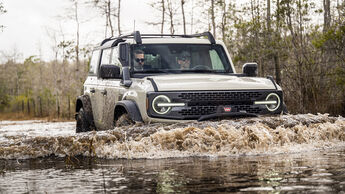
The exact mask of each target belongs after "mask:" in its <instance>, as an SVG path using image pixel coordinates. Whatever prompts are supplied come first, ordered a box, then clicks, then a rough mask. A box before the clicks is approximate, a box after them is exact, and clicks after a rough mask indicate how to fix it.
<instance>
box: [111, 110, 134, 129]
mask: <svg viewBox="0 0 345 194" xmlns="http://www.w3.org/2000/svg"><path fill="white" fill-rule="evenodd" d="M134 123H135V122H134V121H133V120H132V119H131V117H130V116H129V115H128V114H127V113H124V114H122V115H121V116H120V117H119V118H118V119H117V120H116V121H115V127H124V126H129V125H133V124H134Z"/></svg>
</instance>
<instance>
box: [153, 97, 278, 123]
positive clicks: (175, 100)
mask: <svg viewBox="0 0 345 194" xmlns="http://www.w3.org/2000/svg"><path fill="white" fill-rule="evenodd" d="M147 101H148V102H147V113H148V116H150V117H153V118H163V119H175V120H192V119H198V120H199V121H200V120H206V119H211V118H217V117H231V116H255V115H265V114H278V113H280V112H282V110H283V94H282V91H279V90H255V91H252V90H250V91H248V90H247V91H238V90H236V91H184V92H150V93H148V94H147Z"/></svg>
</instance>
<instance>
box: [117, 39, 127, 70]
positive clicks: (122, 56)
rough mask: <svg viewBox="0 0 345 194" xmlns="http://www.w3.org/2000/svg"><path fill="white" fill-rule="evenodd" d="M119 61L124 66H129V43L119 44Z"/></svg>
mask: <svg viewBox="0 0 345 194" xmlns="http://www.w3.org/2000/svg"><path fill="white" fill-rule="evenodd" d="M119 60H120V62H121V64H122V66H128V65H129V44H128V43H125V42H123V43H120V44H119Z"/></svg>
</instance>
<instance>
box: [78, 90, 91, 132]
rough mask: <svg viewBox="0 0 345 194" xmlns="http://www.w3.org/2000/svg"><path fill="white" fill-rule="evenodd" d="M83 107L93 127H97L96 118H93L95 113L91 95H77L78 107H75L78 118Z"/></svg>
mask: <svg viewBox="0 0 345 194" xmlns="http://www.w3.org/2000/svg"><path fill="white" fill-rule="evenodd" d="M81 108H83V109H84V111H85V113H86V117H87V120H88V121H89V123H90V126H91V128H96V127H95V123H94V120H93V113H92V105H91V99H90V96H88V95H81V96H78V97H77V100H76V107H75V112H76V118H77V114H78V112H79V110H80V109H81Z"/></svg>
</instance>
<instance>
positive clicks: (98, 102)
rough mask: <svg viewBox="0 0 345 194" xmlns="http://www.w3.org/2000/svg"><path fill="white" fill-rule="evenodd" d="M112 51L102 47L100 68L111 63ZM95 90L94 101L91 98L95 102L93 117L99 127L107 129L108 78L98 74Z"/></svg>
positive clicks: (93, 104)
mask: <svg viewBox="0 0 345 194" xmlns="http://www.w3.org/2000/svg"><path fill="white" fill-rule="evenodd" d="M111 51H112V49H111V48H107V49H102V54H101V60H100V66H99V69H101V67H102V65H108V64H109V63H110V57H111ZM98 75H99V73H98ZM94 90H95V92H94V95H93V98H94V99H93V101H92V100H91V103H92V102H93V103H92V109H93V118H94V122H95V125H96V127H97V129H99V130H104V129H107V127H106V126H107V125H106V121H105V120H104V118H103V115H104V113H103V111H104V104H105V96H106V95H107V88H106V80H105V79H102V78H101V77H100V76H98V77H97V85H96V86H95V87H94Z"/></svg>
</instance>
